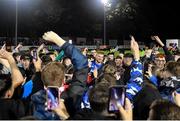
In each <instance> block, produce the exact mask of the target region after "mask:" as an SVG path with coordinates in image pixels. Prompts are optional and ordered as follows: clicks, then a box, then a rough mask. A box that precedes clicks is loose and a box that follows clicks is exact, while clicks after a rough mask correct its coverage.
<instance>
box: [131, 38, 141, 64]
mask: <svg viewBox="0 0 180 121" xmlns="http://www.w3.org/2000/svg"><path fill="white" fill-rule="evenodd" d="M131 50H132V51H133V54H134V59H135V60H136V61H139V59H140V55H139V45H138V43H137V42H136V41H135V39H134V37H133V36H131Z"/></svg>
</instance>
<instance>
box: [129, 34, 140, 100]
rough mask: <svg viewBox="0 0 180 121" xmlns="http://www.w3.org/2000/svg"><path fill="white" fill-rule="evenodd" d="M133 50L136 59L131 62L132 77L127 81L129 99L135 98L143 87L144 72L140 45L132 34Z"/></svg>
mask: <svg viewBox="0 0 180 121" xmlns="http://www.w3.org/2000/svg"><path fill="white" fill-rule="evenodd" d="M131 50H132V51H133V54H134V61H133V62H132V63H131V71H130V75H131V78H130V80H128V83H127V90H126V95H127V97H128V99H130V100H131V101H132V100H133V98H134V96H135V95H136V94H137V93H138V92H139V91H140V90H141V89H142V83H143V73H142V69H143V67H142V63H141V62H139V59H140V56H139V46H138V43H137V42H136V41H135V39H134V37H133V36H131Z"/></svg>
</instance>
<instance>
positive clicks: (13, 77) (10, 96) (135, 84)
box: [0, 31, 180, 120]
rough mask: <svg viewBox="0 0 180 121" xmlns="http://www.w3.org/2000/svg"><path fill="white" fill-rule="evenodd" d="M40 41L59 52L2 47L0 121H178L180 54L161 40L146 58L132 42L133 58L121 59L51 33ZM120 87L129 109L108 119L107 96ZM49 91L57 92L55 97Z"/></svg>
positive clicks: (124, 55) (120, 109)
mask: <svg viewBox="0 0 180 121" xmlns="http://www.w3.org/2000/svg"><path fill="white" fill-rule="evenodd" d="M42 38H43V40H44V41H45V42H44V43H47V42H50V43H53V44H55V45H57V46H58V47H59V49H58V50H53V51H48V50H47V49H45V48H44V44H42V45H41V46H39V47H38V48H36V47H32V48H30V49H29V50H28V51H21V49H20V47H21V46H22V45H20V44H19V45H18V46H17V47H16V48H14V50H12V51H11V52H8V51H7V50H6V45H5V44H4V45H3V46H2V48H1V50H0V107H1V108H0V119H24V120H26V119H31V120H45V119H46V120H65V119H69V120H82V119H84V120H113V119H116V120H118V119H119V120H147V119H150V120H179V119H180V50H178V48H173V47H171V48H167V47H166V46H165V45H164V43H163V42H162V41H161V40H160V38H159V37H158V36H153V37H152V41H154V42H156V44H155V45H154V46H149V47H146V48H145V54H144V56H140V48H139V45H138V43H137V42H136V40H135V38H134V37H133V36H130V38H131V43H130V48H131V52H128V53H125V52H123V53H121V52H120V53H118V54H115V51H111V52H110V53H108V54H105V53H104V52H103V51H102V50H99V49H96V50H88V49H87V48H84V49H82V50H79V49H77V48H76V47H75V46H74V45H73V44H70V43H68V42H66V41H65V40H63V39H62V38H61V37H60V36H59V35H57V34H56V33H54V32H52V31H50V32H46V33H44V35H43V36H42ZM160 50H161V51H160ZM162 50H163V51H162ZM116 51H118V50H116ZM118 85H119V86H123V87H125V104H124V106H122V105H119V104H117V106H118V112H114V113H110V112H109V111H108V107H109V97H110V93H109V90H110V87H113V86H118ZM50 88H52V89H57V90H58V93H57V97H54V95H53V96H52V95H51V93H49V89H50ZM49 98H51V99H52V102H49V100H48V99H49ZM56 98H57V99H56ZM57 101H58V102H57ZM51 103H52V104H51ZM50 104H51V105H52V107H53V108H52V107H51V106H50V107H49V105H50Z"/></svg>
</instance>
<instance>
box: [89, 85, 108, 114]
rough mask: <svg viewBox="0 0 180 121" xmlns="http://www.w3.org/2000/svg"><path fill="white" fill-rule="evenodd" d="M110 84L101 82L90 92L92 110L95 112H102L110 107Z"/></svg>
mask: <svg viewBox="0 0 180 121" xmlns="http://www.w3.org/2000/svg"><path fill="white" fill-rule="evenodd" d="M109 86H110V85H109V83H107V82H100V83H98V84H97V85H96V86H95V87H93V88H92V89H91V90H90V92H89V101H90V104H91V108H92V110H93V111H95V112H102V111H104V110H105V109H107V107H108V97H109V90H108V89H109Z"/></svg>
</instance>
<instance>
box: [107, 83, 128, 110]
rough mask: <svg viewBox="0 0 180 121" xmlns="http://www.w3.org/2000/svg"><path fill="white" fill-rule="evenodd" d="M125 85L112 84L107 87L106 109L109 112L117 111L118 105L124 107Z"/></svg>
mask: <svg viewBox="0 0 180 121" xmlns="http://www.w3.org/2000/svg"><path fill="white" fill-rule="evenodd" d="M125 90H126V89H125V87H124V86H114V87H111V88H110V89H109V93H110V95H109V104H108V105H109V106H108V111H109V112H111V113H114V112H119V108H118V105H121V106H123V107H124V105H125V97H126V96H125Z"/></svg>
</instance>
